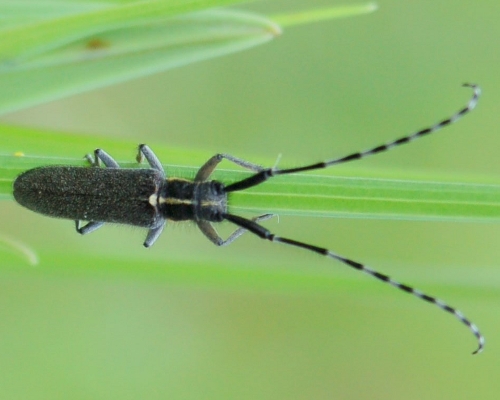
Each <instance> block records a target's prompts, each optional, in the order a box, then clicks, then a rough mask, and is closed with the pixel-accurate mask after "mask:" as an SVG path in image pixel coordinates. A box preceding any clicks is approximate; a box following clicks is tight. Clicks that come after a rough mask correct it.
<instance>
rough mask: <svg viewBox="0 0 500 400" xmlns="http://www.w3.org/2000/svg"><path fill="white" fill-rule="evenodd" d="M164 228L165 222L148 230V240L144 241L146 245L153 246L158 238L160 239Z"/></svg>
mask: <svg viewBox="0 0 500 400" xmlns="http://www.w3.org/2000/svg"><path fill="white" fill-rule="evenodd" d="M163 228H165V223H163V224H161V225H160V226H157V227H156V228H151V229H150V230H149V231H148V236H146V240H145V241H144V247H151V246H152V245H153V244H154V242H156V239H158V238H159V237H160V235H161V233H162V232H163Z"/></svg>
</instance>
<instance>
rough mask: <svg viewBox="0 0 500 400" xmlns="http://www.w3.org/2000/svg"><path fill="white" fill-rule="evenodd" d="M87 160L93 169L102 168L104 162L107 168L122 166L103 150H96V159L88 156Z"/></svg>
mask: <svg viewBox="0 0 500 400" xmlns="http://www.w3.org/2000/svg"><path fill="white" fill-rule="evenodd" d="M85 159H86V160H87V161H88V162H89V163H90V164H91V165H92V166H93V167H100V166H101V162H102V163H103V164H104V165H105V166H106V167H107V168H120V165H119V164H118V163H117V162H116V161H115V159H114V158H113V157H111V156H110V155H109V154H108V153H106V152H105V151H104V150H102V149H95V150H94V158H92V156H91V155H90V154H87V155H86V156H85Z"/></svg>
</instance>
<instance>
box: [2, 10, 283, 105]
mask: <svg viewBox="0 0 500 400" xmlns="http://www.w3.org/2000/svg"><path fill="white" fill-rule="evenodd" d="M65 19H67V18H65ZM132 21H135V24H134V23H132ZM48 28H50V27H48ZM93 29H94V26H93V25H89V26H88V31H87V32H86V33H87V35H86V36H84V37H80V38H74V40H73V41H72V42H70V43H67V42H66V43H65V44H64V45H63V44H61V43H58V42H59V39H54V42H52V43H45V45H43V44H42V43H38V44H39V46H40V47H39V48H32V50H33V52H32V54H29V52H27V53H26V54H24V55H23V57H21V58H19V57H18V58H17V59H15V60H11V63H12V64H5V63H4V67H3V70H0V87H1V88H2V90H1V91H0V113H2V112H3V113H5V112H9V111H13V110H16V109H20V108H23V107H27V106H30V105H34V104H37V103H41V102H44V101H48V100H53V99H56V98H60V97H63V96H68V95H71V94H76V93H80V92H83V91H87V90H90V89H93V88H97V87H101V86H106V85H110V84H112V83H117V82H121V81H124V80H128V79H132V78H136V77H140V76H144V75H148V74H151V73H155V72H159V71H163V70H166V69H169V68H174V67H178V66H180V65H184V64H188V63H192V62H196V61H200V60H204V59H208V58H212V57H217V56H221V55H224V54H228V53H232V52H235V51H239V50H243V49H246V48H248V47H251V46H255V45H258V44H261V43H263V42H266V41H268V40H270V39H272V38H273V37H274V36H276V35H277V34H279V33H280V30H279V28H278V26H277V25H275V24H274V23H272V22H270V21H268V20H266V19H263V18H261V17H258V16H255V15H253V14H248V13H243V12H236V11H223V10H217V11H215V10H211V11H204V12H198V13H191V14H186V15H178V16H176V17H172V18H160V17H159V16H157V15H153V16H151V17H150V18H149V19H146V18H139V19H137V20H127V22H126V23H125V24H124V25H120V26H117V25H110V26H109V27H108V30H107V31H102V32H100V33H99V34H94V32H92V30H93ZM66 35H68V33H67V32H66ZM42 36H43V35H42ZM49 36H50V35H49ZM11 39H12V38H11ZM61 40H63V36H61ZM56 43H58V46H56V48H54V46H55V44H56ZM1 47H2V46H1V44H0V52H2V50H4V51H6V49H1ZM35 50H37V51H35ZM4 54H5V53H4ZM61 77H64V79H61Z"/></svg>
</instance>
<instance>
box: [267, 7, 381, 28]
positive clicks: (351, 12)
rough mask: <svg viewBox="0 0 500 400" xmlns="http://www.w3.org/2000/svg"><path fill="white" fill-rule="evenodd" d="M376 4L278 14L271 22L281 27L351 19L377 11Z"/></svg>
mask: <svg viewBox="0 0 500 400" xmlns="http://www.w3.org/2000/svg"><path fill="white" fill-rule="evenodd" d="M377 8H378V6H377V4H376V3H367V4H359V5H354V6H337V7H328V8H321V9H314V10H305V11H303V12H299V13H293V14H280V15H274V16H273V17H272V19H273V21H275V22H276V23H278V24H279V25H280V26H282V27H284V28H285V27H288V26H295V25H302V24H309V23H311V22H318V21H325V20H330V19H334V18H345V17H353V16H356V15H362V14H369V13H371V12H373V11H375V10H377Z"/></svg>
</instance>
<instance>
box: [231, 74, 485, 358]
mask: <svg viewBox="0 0 500 400" xmlns="http://www.w3.org/2000/svg"><path fill="white" fill-rule="evenodd" d="M463 86H465V87H469V88H472V89H473V96H472V98H471V99H470V100H469V102H468V103H467V105H466V106H465V107H464V108H462V109H461V110H460V111H458V112H457V113H455V114H453V115H452V116H451V117H449V118H446V119H444V120H442V121H440V122H438V123H437V124H435V125H432V126H430V127H428V128H425V129H422V130H419V131H417V132H414V133H412V134H410V135H407V136H403V137H401V138H399V139H397V140H394V141H392V142H389V143H386V144H383V145H380V146H377V147H373V148H371V149H369V150H365V151H361V152H357V153H352V154H349V155H347V156H345V157H340V158H336V159H333V160H329V161H323V162H319V163H315V164H311V165H305V166H302V167H295V168H286V169H279V168H268V169H263V170H261V171H259V172H257V173H256V174H254V175H252V176H250V177H249V178H246V179H243V180H241V181H239V182H235V183H233V184H231V185H228V186H226V188H225V191H226V192H235V191H239V190H244V189H248V188H250V187H253V186H257V185H260V184H261V183H263V182H265V181H267V180H268V179H270V178H273V177H275V176H278V175H287V174H293V173H297V172H304V171H313V170H318V169H323V168H328V167H330V166H333V165H338V164H342V163H346V162H349V161H353V160H360V159H362V158H365V157H368V156H371V155H374V154H378V153H382V152H384V151H387V150H391V149H393V148H396V147H398V146H400V145H403V144H406V143H410V142H412V141H413V140H415V139H418V138H421V137H423V136H427V135H430V134H432V133H434V132H437V131H439V130H440V129H441V128H444V127H446V126H448V125H450V124H453V123H455V122H456V121H458V120H459V119H460V118H461V117H463V116H464V115H466V114H467V113H469V112H470V111H472V110H473V109H474V108H475V107H476V105H477V102H478V99H479V96H480V95H481V89H480V88H479V86H477V85H473V84H469V83H466V84H464V85H463ZM224 219H226V220H228V221H230V222H232V223H234V224H236V225H238V226H240V227H241V228H244V229H247V230H248V231H250V232H252V233H254V234H255V235H257V236H259V237H260V238H262V239H267V240H269V241H271V242H279V243H284V244H288V245H290V246H294V247H299V248H302V249H305V250H309V251H313V252H315V253H318V254H321V255H323V256H326V257H330V258H333V259H335V260H338V261H340V262H341V263H343V264H346V265H348V266H349V267H352V268H354V269H356V270H358V271H361V272H364V273H365V274H368V275H370V276H372V277H374V278H376V279H378V280H380V281H382V282H385V283H387V284H389V285H391V286H393V287H395V288H397V289H400V290H402V291H403V292H406V293H410V294H412V295H413V296H415V297H418V298H419V299H422V300H425V301H427V302H428V303H431V304H434V305H435V306H437V307H439V308H440V309H441V310H443V311H446V312H447V313H450V314H452V315H453V316H455V318H457V319H458V320H459V321H460V322H461V323H462V324H464V325H465V326H467V327H468V328H469V330H470V331H471V332H472V334H473V335H474V336H475V337H476V339H477V342H478V347H477V349H476V350H475V351H474V352H473V353H472V354H477V353H480V352H481V351H482V350H483V348H484V343H485V339H484V336H483V335H482V334H481V332H480V331H479V328H478V327H477V326H476V325H475V324H474V323H473V322H472V321H471V320H469V319H468V318H467V317H466V316H464V314H462V312H460V311H459V310H457V309H456V308H454V307H451V306H450V305H448V304H447V303H445V302H444V301H442V300H440V299H438V298H436V297H434V296H429V295H427V294H425V293H423V292H421V291H420V290H418V289H415V288H413V287H411V286H408V285H405V284H403V283H399V282H397V281H395V280H393V279H392V278H390V277H389V276H387V275H385V274H382V273H380V272H377V271H375V270H373V269H371V268H369V267H367V266H366V265H363V264H361V263H359V262H357V261H353V260H350V259H348V258H345V257H342V256H340V255H338V254H335V253H334V252H332V251H330V250H328V249H325V248H322V247H317V246H314V245H311V244H307V243H303V242H300V241H297V240H293V239H288V238H284V237H280V236H277V235H275V234H273V233H271V232H270V231H269V230H268V229H266V228H264V227H263V226H262V225H259V224H258V223H257V222H256V221H252V220H248V219H245V218H242V217H240V216H237V215H232V214H225V215H224Z"/></svg>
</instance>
